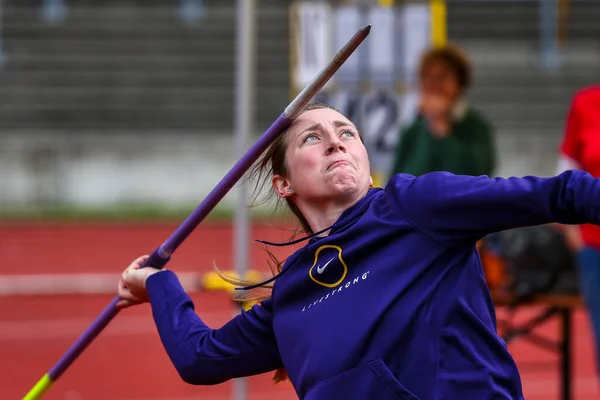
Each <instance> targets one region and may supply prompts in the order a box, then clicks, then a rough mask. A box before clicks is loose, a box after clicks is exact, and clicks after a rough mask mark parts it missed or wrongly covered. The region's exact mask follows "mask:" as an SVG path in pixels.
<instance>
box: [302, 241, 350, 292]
mask: <svg viewBox="0 0 600 400" xmlns="http://www.w3.org/2000/svg"><path fill="white" fill-rule="evenodd" d="M347 274H348V267H347V266H346V263H345V262H344V259H343V258H342V249H341V248H340V247H339V246H333V245H324V246H321V247H319V248H318V249H317V251H316V252H315V261H314V263H313V265H312V267H311V268H310V270H309V271H308V275H309V276H310V279H312V280H313V282H315V283H318V284H319V285H321V286H325V287H328V288H334V287H336V286H338V285H339V284H340V283H342V282H343V281H344V278H345V277H346V275H347Z"/></svg>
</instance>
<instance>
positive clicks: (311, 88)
mask: <svg viewBox="0 0 600 400" xmlns="http://www.w3.org/2000/svg"><path fill="white" fill-rule="evenodd" d="M370 31H371V25H366V26H364V27H362V28H361V29H359V30H358V32H356V33H355V34H354V36H352V38H351V39H350V40H349V41H348V42H347V43H346V44H345V45H344V47H342V48H341V49H340V50H339V51H338V52H337V54H336V55H335V57H334V58H333V59H332V60H331V62H330V63H329V64H328V65H327V66H326V67H325V68H324V69H322V70H321V71H320V72H319V74H318V75H317V76H316V77H315V78H314V79H313V81H312V82H311V83H310V84H308V85H307V86H306V87H305V88H304V89H303V90H302V91H301V92H300V93H299V94H298V96H296V98H295V99H294V100H292V102H291V103H290V104H289V105H288V106H287V107H286V108H285V110H284V111H283V114H281V115H280V116H279V117H278V118H277V119H276V120H275V122H273V124H272V125H271V126H270V127H269V129H267V130H266V131H265V133H263V134H262V136H261V137H260V138H259V139H258V141H257V142H256V143H255V144H254V145H252V147H251V148H250V149H249V150H248V151H247V152H246V154H244V156H243V157H242V158H241V159H240V160H239V161H238V162H237V163H236V164H235V165H234V166H233V168H232V169H231V170H230V171H229V172H228V173H227V175H225V177H224V178H223V179H222V180H221V181H220V182H219V183H218V184H217V186H216V187H215V188H214V189H213V190H212V191H211V192H210V193H209V195H208V196H207V197H206V198H205V199H204V200H203V201H202V203H200V204H199V205H198V207H196V208H195V209H194V211H192V213H191V214H190V215H189V216H188V217H187V218H186V219H185V220H184V221H183V223H182V224H181V225H180V226H179V227H178V228H177V229H176V230H175V232H173V234H172V235H171V236H170V237H169V238H168V239H167V240H166V241H165V242H164V243H163V244H162V245H161V246H159V247H158V248H157V249H156V250H154V252H153V253H152V254H151V255H150V257H149V258H148V259H147V260H146V262H145V263H144V264H143V265H142V267H147V266H152V267H154V268H159V269H160V268H162V267H164V266H165V265H166V264H167V262H169V260H170V258H171V254H173V252H174V251H175V250H176V249H177V248H178V247H179V245H181V243H183V241H184V240H185V239H186V238H187V237H188V236H189V235H190V233H192V231H193V230H194V229H195V228H196V227H197V226H198V224H200V222H202V220H203V219H204V218H205V217H206V216H207V215H208V213H210V212H211V211H212V209H213V208H214V207H215V206H216V205H217V204H218V203H219V202H220V201H221V200H222V199H223V197H225V195H226V194H227V192H229V190H230V189H231V188H232V187H233V186H234V185H235V184H236V183H237V182H238V181H239V180H240V178H241V177H242V176H243V175H244V174H245V173H246V171H247V170H248V169H249V168H250V167H251V166H252V164H254V162H255V161H256V160H257V159H258V157H260V155H261V154H262V153H263V152H264V151H265V150H267V148H268V147H269V146H270V145H271V143H273V141H274V140H275V139H276V138H277V136H279V135H280V134H281V132H283V131H284V130H285V129H286V128H287V127H288V126H290V124H291V123H292V121H294V119H296V117H297V116H298V115H299V114H300V112H301V111H302V109H303V108H304V107H305V106H306V105H307V104H308V103H309V102H310V101H311V100H312V98H313V97H314V96H315V95H316V94H317V93H318V92H319V91H320V90H321V89H322V88H323V86H325V84H326V83H327V82H328V81H329V79H331V77H332V76H333V74H335V72H336V71H337V70H338V69H339V68H340V67H341V66H342V64H344V62H345V61H346V60H347V59H348V57H350V55H351V54H352V53H353V52H354V51H355V50H356V49H357V48H358V46H360V44H361V43H362V42H363V41H364V40H365V39H366V37H367V36H368V35H369V32H370ZM119 300H120V298H119V296H118V295H117V296H116V297H115V298H114V299H113V300H112V301H111V302H110V304H109V305H108V306H107V307H106V308H105V309H104V311H102V313H101V314H100V316H99V317H98V318H96V320H95V321H94V322H93V323H92V324H91V325H90V326H89V327H88V328H87V329H86V330H85V331H84V333H83V334H82V335H81V336H80V337H79V339H77V341H76V342H75V343H74V344H73V345H72V346H71V348H70V349H69V350H68V351H67V352H66V353H65V354H64V355H63V356H62V357H61V359H60V360H59V361H58V362H57V363H56V364H55V365H54V366H53V367H52V368H51V369H50V371H48V373H47V374H45V375H44V376H43V377H42V379H40V380H39V381H38V382H37V383H36V384H35V386H34V387H33V388H32V389H31V390H30V391H29V393H27V394H26V395H25V397H24V398H23V400H37V399H39V398H41V397H42V396H43V395H44V393H46V391H47V390H48V389H49V388H50V386H52V384H53V383H54V382H56V381H57V380H58V378H60V376H61V375H62V374H63V373H64V372H65V371H66V369H67V368H68V367H69V366H70V365H71V364H72V363H73V362H74V361H75V359H77V357H79V355H80V354H81V353H82V352H83V350H85V348H86V347H87V346H88V345H89V344H90V343H91V342H92V340H94V339H95V338H96V336H98V334H99V333H100V332H102V330H103V329H104V328H105V327H106V326H107V325H108V323H109V322H110V321H111V320H112V319H113V318H114V317H115V316H116V315H117V314H118V312H119V310H118V309H117V307H116V305H117V302H118V301H119Z"/></svg>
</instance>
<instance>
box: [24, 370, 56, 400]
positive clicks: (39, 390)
mask: <svg viewBox="0 0 600 400" xmlns="http://www.w3.org/2000/svg"><path fill="white" fill-rule="evenodd" d="M53 383H54V381H52V379H50V377H49V376H48V374H46V375H44V376H42V379H40V380H39V381H38V383H36V384H35V386H34V387H33V388H32V389H31V390H30V391H29V393H27V394H26V395H25V397H23V400H38V399H39V398H41V397H42V396H43V395H44V393H46V391H47V390H48V389H50V386H52V384H53Z"/></svg>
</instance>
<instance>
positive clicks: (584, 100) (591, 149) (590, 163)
mask: <svg viewBox="0 0 600 400" xmlns="http://www.w3.org/2000/svg"><path fill="white" fill-rule="evenodd" d="M569 169H581V170H584V171H587V172H588V173H590V175H593V176H594V177H600V85H597V86H592V87H586V88H583V89H581V90H579V91H578V92H577V93H575V95H574V96H573V100H572V102H571V107H570V110H569V113H568V116H567V122H566V127H565V136H564V138H563V141H562V143H561V145H560V151H559V162H558V172H559V173H560V172H562V171H565V170H569ZM563 231H564V233H565V236H566V238H567V241H568V242H569V244H570V246H571V248H572V249H573V251H574V252H575V253H576V254H577V260H578V267H579V268H578V269H579V284H580V290H581V294H582V295H583V297H584V300H585V304H586V306H587V309H588V313H589V318H590V320H591V323H592V327H593V333H594V337H595V347H596V365H597V372H600V363H599V360H600V226H597V225H590V224H585V225H569V226H564V227H563Z"/></svg>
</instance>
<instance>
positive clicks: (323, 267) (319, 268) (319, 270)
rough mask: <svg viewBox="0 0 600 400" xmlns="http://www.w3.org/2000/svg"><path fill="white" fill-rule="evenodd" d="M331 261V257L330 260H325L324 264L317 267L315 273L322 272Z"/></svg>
mask: <svg viewBox="0 0 600 400" xmlns="http://www.w3.org/2000/svg"><path fill="white" fill-rule="evenodd" d="M332 261H333V258H332V259H331V260H329V261H327V262H326V263H325V265H323V266H322V267H320V266H319V267H317V273H318V274H322V273H323V271H325V268H327V266H328V265H329V263H330V262H332Z"/></svg>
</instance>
